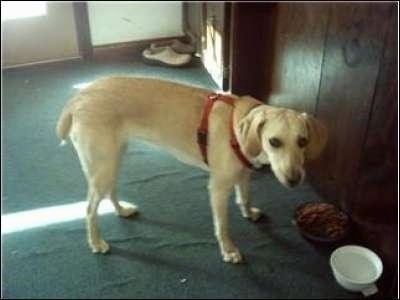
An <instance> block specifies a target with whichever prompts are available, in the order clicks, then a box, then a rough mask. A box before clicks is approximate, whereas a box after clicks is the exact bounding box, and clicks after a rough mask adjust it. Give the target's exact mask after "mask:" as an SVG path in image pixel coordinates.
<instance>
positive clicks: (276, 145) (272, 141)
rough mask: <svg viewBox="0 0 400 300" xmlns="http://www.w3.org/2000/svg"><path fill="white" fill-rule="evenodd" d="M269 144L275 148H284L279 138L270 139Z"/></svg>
mask: <svg viewBox="0 0 400 300" xmlns="http://www.w3.org/2000/svg"><path fill="white" fill-rule="evenodd" d="M269 143H270V144H271V146H272V147H274V148H279V147H280V146H282V142H281V141H280V140H279V139H277V138H270V139H269Z"/></svg>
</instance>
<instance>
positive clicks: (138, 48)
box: [93, 36, 185, 60]
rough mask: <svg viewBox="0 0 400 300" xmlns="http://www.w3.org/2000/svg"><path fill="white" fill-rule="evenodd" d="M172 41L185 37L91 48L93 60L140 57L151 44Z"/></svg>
mask: <svg viewBox="0 0 400 300" xmlns="http://www.w3.org/2000/svg"><path fill="white" fill-rule="evenodd" d="M172 39H180V40H182V39H185V36H172V37H168V38H159V39H148V40H140V41H134V42H126V43H116V44H107V45H100V46H94V47H93V59H95V60H104V59H106V60H107V59H116V58H121V57H126V56H133V55H140V54H141V53H142V51H143V50H144V49H146V48H147V47H149V46H150V44H151V43H155V42H163V41H167V40H172Z"/></svg>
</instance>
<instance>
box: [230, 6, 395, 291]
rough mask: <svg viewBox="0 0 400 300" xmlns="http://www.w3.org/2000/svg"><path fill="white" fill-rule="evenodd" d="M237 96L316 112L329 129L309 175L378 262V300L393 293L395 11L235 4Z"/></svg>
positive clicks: (234, 45) (233, 84)
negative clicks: (380, 270)
mask: <svg viewBox="0 0 400 300" xmlns="http://www.w3.org/2000/svg"><path fill="white" fill-rule="evenodd" d="M234 7H236V9H235V10H234V25H233V28H234V32H233V33H234V34H233V47H232V48H233V51H234V52H233V57H232V64H233V72H234V73H233V74H232V76H233V77H232V78H233V80H232V91H233V92H235V93H238V94H251V95H253V96H256V97H258V98H259V99H260V100H263V101H265V102H267V103H269V104H273V105H277V106H283V107H289V108H295V109H298V110H305V111H308V112H314V114H315V116H316V117H317V118H318V119H320V120H322V121H323V122H324V123H325V124H326V125H327V127H328V130H329V141H328V145H327V148H326V150H325V151H324V153H323V155H322V157H321V158H320V159H319V160H318V161H316V162H314V163H313V164H311V165H310V166H309V167H310V168H309V169H310V170H309V181H310V182H311V183H312V184H313V185H314V187H315V188H316V190H317V191H318V192H319V193H320V195H321V199H322V200H324V201H330V202H334V203H337V204H339V205H340V206H341V207H342V208H343V209H345V210H346V211H347V212H348V213H349V214H350V216H351V218H352V219H353V221H354V224H355V231H354V232H355V233H356V234H355V235H354V236H353V238H354V242H357V243H361V244H364V245H367V246H369V247H370V248H372V249H373V250H374V251H376V252H377V253H378V254H380V255H381V257H382V258H383V261H384V265H385V272H384V276H383V278H382V280H381V281H380V283H384V284H385V288H381V290H382V293H381V294H380V296H386V297H390V296H392V295H394V291H395V290H396V286H397V282H396V278H397V277H396V272H395V269H396V266H397V264H398V261H397V240H398V224H397V218H396V216H397V212H398V200H397V191H396V185H397V180H398V161H397V156H396V152H397V151H398V149H397V144H398V139H397V134H398V132H397V122H398V119H397V118H398V116H397V110H398V99H397V92H398V90H397V70H398V62H397V53H398V48H397V43H398V39H397V18H398V15H397V14H398V12H397V5H396V3H393V2H392V3H388V2H386V3H384V2H375V3H373V2H369V3H361V2H359V3H356V2H353V3H339V2H336V3H284V2H282V3H274V4H270V3H257V4H254V3H246V4H235V5H234Z"/></svg>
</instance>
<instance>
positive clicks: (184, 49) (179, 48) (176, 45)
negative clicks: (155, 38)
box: [150, 39, 196, 54]
mask: <svg viewBox="0 0 400 300" xmlns="http://www.w3.org/2000/svg"><path fill="white" fill-rule="evenodd" d="M165 46H169V47H171V48H172V49H173V50H174V51H175V52H177V53H181V54H193V53H194V52H195V51H196V49H195V48H194V46H193V45H191V44H185V43H182V42H181V41H180V40H177V39H173V40H168V41H162V42H157V43H152V44H151V45H150V48H152V49H156V48H159V47H165Z"/></svg>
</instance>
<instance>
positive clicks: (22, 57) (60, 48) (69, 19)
mask: <svg viewBox="0 0 400 300" xmlns="http://www.w3.org/2000/svg"><path fill="white" fill-rule="evenodd" d="M1 29H2V39H1V45H2V48H3V49H2V51H3V53H2V54H3V57H2V66H13V65H19V64H27V63H33V62H41V61H48V60H59V59H66V58H71V57H78V56H79V49H78V42H77V36H76V28H75V20H74V15H73V8H72V3H71V2H49V3H47V14H46V15H44V16H36V17H28V18H22V19H11V20H3V19H2V21H1Z"/></svg>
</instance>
